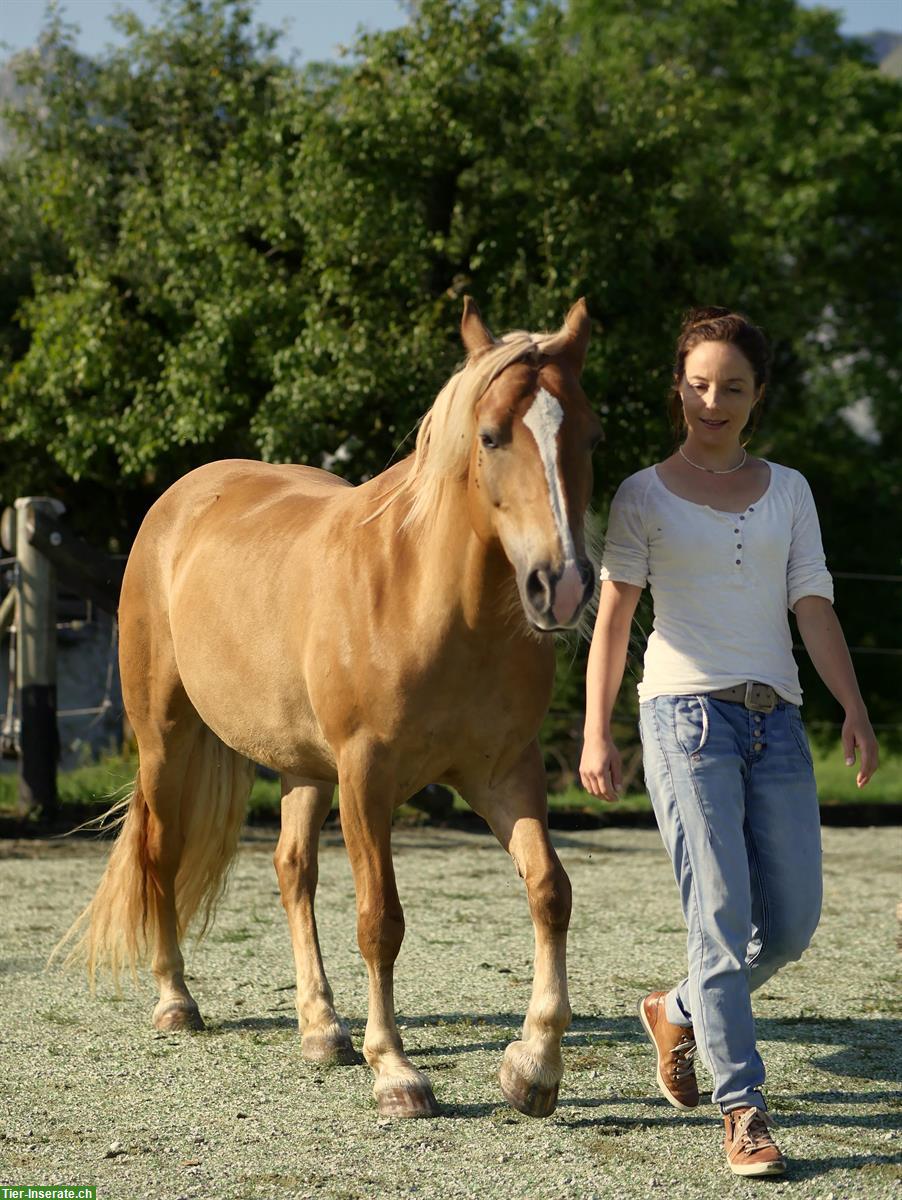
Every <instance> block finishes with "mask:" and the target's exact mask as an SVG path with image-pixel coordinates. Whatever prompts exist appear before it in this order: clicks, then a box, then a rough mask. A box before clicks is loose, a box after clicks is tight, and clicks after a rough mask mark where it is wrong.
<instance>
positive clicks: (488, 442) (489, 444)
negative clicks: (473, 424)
mask: <svg viewBox="0 0 902 1200" xmlns="http://www.w3.org/2000/svg"><path fill="white" fill-rule="evenodd" d="M479 440H480V442H482V444H483V446H485V448H486V450H497V449H498V439H497V438H496V437H495V436H494V434H491V433H481V434H480V435H479Z"/></svg>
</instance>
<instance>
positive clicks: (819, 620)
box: [795, 596, 878, 788]
mask: <svg viewBox="0 0 902 1200" xmlns="http://www.w3.org/2000/svg"><path fill="white" fill-rule="evenodd" d="M795 614H796V621H797V623H798V626H799V633H800V634H801V635H802V641H803V642H804V643H805V649H806V650H807V651H808V653H809V655H810V656H811V661H812V662H813V663H814V666H815V670H816V671H817V673H818V675H820V677H821V679H823V681H824V683H825V684H826V685H827V687H828V688H829V689H830V691H831V692H832V693H833V695H834V696H835V697H836V699H837V700H838V701H839V703H840V704H841V705H842V706H843V708H844V709H845V710H846V719H845V721H844V722H843V727H842V746H843V751H844V752H845V756H846V765H847V766H849V767H852V766H854V765H855V750H856V747H857V748H858V750H859V751H860V752H861V766H860V768H859V771H858V778H857V781H856V782H857V783H858V786H859V787H860V788H861V787H864V785H865V784H866V783H867V781H868V780H869V779H870V778H871V776H872V775H873V774H874V772H875V771H876V770H877V761H878V751H877V739H876V738H875V737H874V731H873V729H872V728H871V722H870V720H869V719H868V710H867V709H866V708H865V704H864V700H862V698H861V692H860V691H859V689H858V680H857V679H856V678H855V668H854V667H853V666H852V659H851V658H850V657H849V648H848V646H847V645H846V639H845V637H844V636H843V631H842V627H841V626H840V623H839V618H838V617H837V615H836V613H835V612H834V611H833V605H832V604H831V603H830V601H829V600H827V599H825V598H824V597H823V596H802V598H801V599H799V600H797V601H796V604H795Z"/></svg>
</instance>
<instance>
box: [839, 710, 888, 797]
mask: <svg viewBox="0 0 902 1200" xmlns="http://www.w3.org/2000/svg"><path fill="white" fill-rule="evenodd" d="M842 748H843V754H845V756H846V766H847V767H854V766H855V751H856V750H858V751H859V752H860V754H861V766H860V767H859V770H858V776H857V778H856V780H855V782H856V783H857V784H858V786H859V787H860V788H863V787H864V785H865V784H866V783H867V781H868V780H869V779H870V778H871V776H872V775H873V774H874V772H875V771H876V770H877V767H878V765H879V762H878V760H879V751H878V749H877V739H876V737H875V736H874V730H873V729H872V728H871V722H870V721H869V720H868V718H867V714H866V713H858V712H854V711H853V712H851V713H846V719H845V721H844V722H843V727H842Z"/></svg>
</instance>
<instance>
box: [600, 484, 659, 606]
mask: <svg viewBox="0 0 902 1200" xmlns="http://www.w3.org/2000/svg"><path fill="white" fill-rule="evenodd" d="M629 483H630V480H626V481H624V483H622V484H621V485H620V487H619V488H618V490H617V493H616V495H615V496H614V499H613V500H612V501H611V512H610V516H609V517H608V528H607V532H606V534H605V540H604V556H603V558H602V563H601V579H602V581H604V580H612V581H614V582H616V583H631V584H633V585H635V586H636V587H645V585H646V583H647V582H648V535H647V533H646V530H645V521H644V518H643V515H642V509H641V507H640V503H639V497H638V496H637V495H636V492H635V489H634V488H632V487H629V486H628V484H629Z"/></svg>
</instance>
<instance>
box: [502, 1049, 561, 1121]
mask: <svg viewBox="0 0 902 1200" xmlns="http://www.w3.org/2000/svg"><path fill="white" fill-rule="evenodd" d="M498 1079H499V1081H500V1083H501V1093H502V1095H503V1096H504V1099H505V1100H506V1101H507V1102H508V1104H509V1105H510V1106H511V1108H515V1109H516V1110H517V1112H521V1113H525V1114H526V1116H527V1117H550V1116H551V1114H552V1113H553V1112H554V1110H555V1108H556V1107H557V1093H558V1086H559V1085H558V1084H556V1083H553V1084H551V1085H547V1084H540V1083H530V1081H529V1080H528V1079H526V1078H524V1077H523V1076H522V1075H520V1074H519V1073H518V1072H517V1071H515V1070H514V1068H513V1067H511V1066H510V1065H509V1064H508V1063H507V1062H504V1063H502V1065H501V1070H500V1071H499V1073H498Z"/></svg>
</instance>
